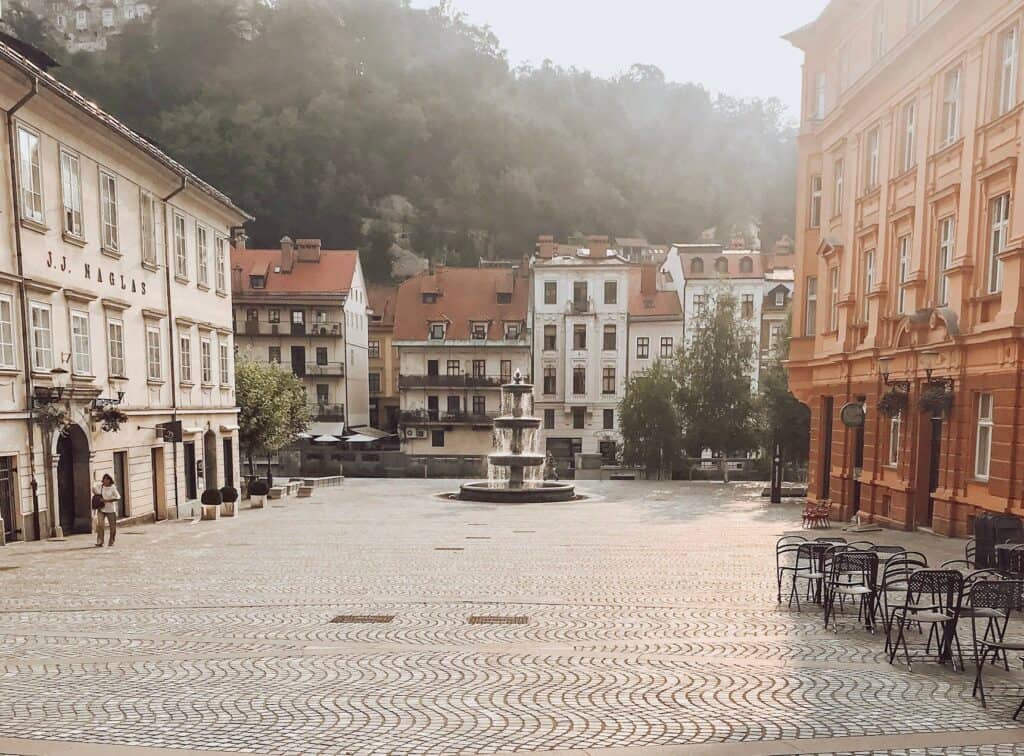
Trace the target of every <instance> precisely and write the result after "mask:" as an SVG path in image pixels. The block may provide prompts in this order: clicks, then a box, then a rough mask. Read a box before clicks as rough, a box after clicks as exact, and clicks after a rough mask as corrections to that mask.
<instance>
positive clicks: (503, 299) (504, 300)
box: [498, 291, 512, 304]
mask: <svg viewBox="0 0 1024 756" xmlns="http://www.w3.org/2000/svg"><path fill="white" fill-rule="evenodd" d="M498 304H512V295H511V294H510V293H508V292H507V291H502V292H498Z"/></svg>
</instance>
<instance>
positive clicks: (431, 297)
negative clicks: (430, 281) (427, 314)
mask: <svg viewBox="0 0 1024 756" xmlns="http://www.w3.org/2000/svg"><path fill="white" fill-rule="evenodd" d="M420 301H422V302H423V304H437V293H436V292H432V291H425V292H423V293H422V294H421V295H420Z"/></svg>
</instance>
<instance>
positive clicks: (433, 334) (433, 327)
mask: <svg viewBox="0 0 1024 756" xmlns="http://www.w3.org/2000/svg"><path fill="white" fill-rule="evenodd" d="M444 331H445V327H444V323H431V324H430V340H431V341H444Z"/></svg>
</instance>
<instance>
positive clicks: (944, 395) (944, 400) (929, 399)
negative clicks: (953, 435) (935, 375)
mask: <svg viewBox="0 0 1024 756" xmlns="http://www.w3.org/2000/svg"><path fill="white" fill-rule="evenodd" d="M917 403H918V406H919V407H920V408H921V411H922V412H930V413H931V415H932V417H941V416H942V415H943V414H945V413H946V412H949V410H950V408H951V407H952V406H953V392H952V391H950V390H949V389H948V388H947V387H946V385H945V384H942V383H932V384H930V385H929V386H926V387H925V389H924V391H922V392H921V398H920V399H919V400H918V402H917Z"/></svg>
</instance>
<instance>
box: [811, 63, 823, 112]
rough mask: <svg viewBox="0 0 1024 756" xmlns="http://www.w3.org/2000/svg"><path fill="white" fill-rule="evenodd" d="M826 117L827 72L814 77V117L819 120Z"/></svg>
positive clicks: (820, 72) (821, 72)
mask: <svg viewBox="0 0 1024 756" xmlns="http://www.w3.org/2000/svg"><path fill="white" fill-rule="evenodd" d="M824 117H825V72H824V71H819V72H818V73H817V74H815V75H814V116H813V118H815V119H817V120H819V121H820V120H822V119H823V118H824Z"/></svg>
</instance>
